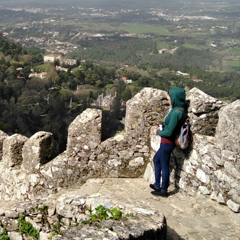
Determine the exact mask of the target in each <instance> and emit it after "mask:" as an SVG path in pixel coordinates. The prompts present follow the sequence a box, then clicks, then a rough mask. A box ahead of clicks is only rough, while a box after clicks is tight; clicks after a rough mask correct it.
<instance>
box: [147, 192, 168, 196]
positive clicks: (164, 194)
mask: <svg viewBox="0 0 240 240" xmlns="http://www.w3.org/2000/svg"><path fill="white" fill-rule="evenodd" d="M151 194H152V195H154V196H160V197H164V198H167V197H168V193H163V192H159V191H152V192H151Z"/></svg>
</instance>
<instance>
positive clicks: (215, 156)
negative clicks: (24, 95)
mask: <svg viewBox="0 0 240 240" xmlns="http://www.w3.org/2000/svg"><path fill="white" fill-rule="evenodd" d="M188 99H189V101H190V104H189V116H190V118H191V125H192V127H191V128H192V132H193V136H194V137H193V140H194V141H193V144H192V146H191V149H188V150H187V151H185V152H182V151H179V150H177V149H176V150H174V153H173V155H172V175H171V180H172V183H174V184H175V185H176V186H178V187H180V188H182V189H183V190H184V191H186V192H188V193H189V194H197V193H201V194H208V195H210V197H211V198H212V199H214V200H217V201H218V202H219V203H224V204H227V205H228V206H229V208H231V209H232V210H233V211H235V212H238V211H239V206H240V200H239V192H240V191H239V187H238V186H239V185H240V184H239V170H240V168H239V150H238V148H239V140H238V139H237V137H238V134H239V126H238V125H239V124H238V121H239V106H240V103H239V101H236V102H234V103H232V104H229V105H226V104H225V103H223V102H221V101H218V100H217V99H215V98H212V97H211V96H208V95H206V94H205V93H203V92H202V91H200V90H198V89H196V88H194V89H192V90H190V91H189V93H188ZM225 105H226V106H225ZM168 109H169V106H168V103H167V99H166V93H165V92H164V91H161V90H157V89H153V88H144V89H143V90H142V91H141V92H139V93H138V94H136V95H135V96H134V97H133V98H132V99H130V100H129V101H128V102H127V109H126V117H125V129H124V131H122V132H120V133H118V134H116V135H115V136H114V137H112V138H109V139H107V140H105V141H103V142H101V122H102V112H101V111H100V110H97V109H86V110H85V111H84V112H83V113H82V114H81V115H79V116H78V117H77V118H76V119H75V120H74V121H73V122H72V123H71V125H70V126H69V131H68V141H67V148H66V151H65V152H63V153H62V154H60V155H59V156H57V157H56V158H54V159H52V160H51V161H50V158H51V151H52V141H51V133H47V132H39V133H36V135H34V136H32V137H31V138H29V139H24V141H25V142H24V141H23V142H21V144H22V146H21V149H22V151H19V156H18V160H17V161H16V163H17V164H6V163H8V162H9V161H10V160H9V156H10V155H11V151H10V152H9V151H2V152H3V156H2V161H0V171H1V175H0V198H1V199H2V200H14V199H19V200H32V199H34V198H36V197H37V196H41V197H45V196H48V195H49V194H51V193H56V192H58V191H59V190H60V189H62V188H68V187H72V186H74V185H80V184H82V183H83V182H85V181H86V180H87V179H89V178H92V177H117V178H119V177H142V176H144V177H145V178H146V179H149V180H151V179H152V178H153V169H152V164H151V161H152V157H153V154H154V149H155V150H156V148H158V147H159V142H160V139H159V138H158V137H157V136H150V137H149V134H150V130H151V127H152V126H154V125H156V124H158V123H161V122H163V118H164V116H165V114H166V113H167V111H168ZM219 110H220V111H219ZM236 125H237V126H236ZM226 126H228V132H226ZM0 136H1V139H3V140H1V139H0V140H1V141H2V142H3V146H4V144H5V141H8V144H9V143H10V145H11V136H10V137H9V136H6V135H4V133H1V134H0ZM9 138H10V140H9ZM1 141H0V143H1ZM233 143H238V146H237V147H234V146H233V145H234V144H233ZM19 144H20V143H19ZM0 152H1V151H0ZM16 159H17V158H16ZM12 162H14V161H13V160H12Z"/></svg>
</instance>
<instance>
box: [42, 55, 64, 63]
mask: <svg viewBox="0 0 240 240" xmlns="http://www.w3.org/2000/svg"><path fill="white" fill-rule="evenodd" d="M61 58H62V55H61V54H49V55H46V56H44V57H43V61H44V62H54V61H56V60H61Z"/></svg>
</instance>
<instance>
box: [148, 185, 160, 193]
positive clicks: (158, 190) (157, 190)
mask: <svg viewBox="0 0 240 240" xmlns="http://www.w3.org/2000/svg"><path fill="white" fill-rule="evenodd" d="M149 187H150V188H152V189H153V190H155V191H156V192H160V191H161V188H156V187H155V186H154V184H149Z"/></svg>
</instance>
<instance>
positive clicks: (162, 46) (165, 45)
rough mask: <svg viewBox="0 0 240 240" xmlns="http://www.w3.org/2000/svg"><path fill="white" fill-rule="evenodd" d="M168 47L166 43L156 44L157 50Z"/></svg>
mask: <svg viewBox="0 0 240 240" xmlns="http://www.w3.org/2000/svg"><path fill="white" fill-rule="evenodd" d="M169 46H170V45H169V43H167V42H157V49H163V48H169Z"/></svg>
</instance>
